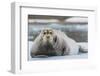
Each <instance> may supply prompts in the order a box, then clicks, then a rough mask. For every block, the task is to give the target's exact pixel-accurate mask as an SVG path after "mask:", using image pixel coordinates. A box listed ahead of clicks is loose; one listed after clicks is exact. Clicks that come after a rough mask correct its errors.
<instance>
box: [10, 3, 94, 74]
mask: <svg viewBox="0 0 100 76" xmlns="http://www.w3.org/2000/svg"><path fill="white" fill-rule="evenodd" d="M66 10H67V11H66ZM28 14H37V15H58V16H59V15H60V16H68V15H69V16H88V22H89V24H88V28H89V29H88V33H89V38H88V39H89V43H88V44H89V46H88V48H89V50H91V52H90V51H89V55H88V56H89V57H88V59H74V60H56V61H55V60H52V61H51V60H50V61H48V60H47V61H31V62H30V61H29V62H28V61H27V52H25V50H26V51H27V45H26V44H27V15H28ZM95 31H96V30H95V10H94V9H90V8H79V7H78V8H77V7H69V6H68V8H52V7H36V6H34V5H33V4H26V3H12V60H11V62H12V68H11V71H12V72H13V73H22V72H43V71H44V72H46V71H55V70H67V69H75V68H89V67H92V66H94V64H95V62H94V61H95V59H94V56H95V53H94V52H95V51H94V50H95V46H94V45H93V44H95Z"/></svg>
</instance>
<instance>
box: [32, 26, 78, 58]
mask: <svg viewBox="0 0 100 76" xmlns="http://www.w3.org/2000/svg"><path fill="white" fill-rule="evenodd" d="M79 49H80V46H78V45H77V43H76V41H75V40H73V39H72V38H70V37H68V36H67V35H66V34H65V33H64V32H62V31H60V30H55V29H52V28H45V29H43V30H41V32H40V34H39V35H38V36H37V38H36V39H35V40H34V41H33V45H32V48H31V57H35V56H39V55H43V56H63V55H75V54H78V53H79Z"/></svg>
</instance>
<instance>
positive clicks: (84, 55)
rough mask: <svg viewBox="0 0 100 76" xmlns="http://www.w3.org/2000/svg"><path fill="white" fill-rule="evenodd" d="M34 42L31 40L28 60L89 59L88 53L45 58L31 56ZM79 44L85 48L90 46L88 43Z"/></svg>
mask: <svg viewBox="0 0 100 76" xmlns="http://www.w3.org/2000/svg"><path fill="white" fill-rule="evenodd" d="M32 44H33V42H32V41H29V48H28V52H29V53H28V54H29V55H28V56H29V57H28V60H30V61H32V60H59V59H87V58H88V53H79V54H78V55H66V56H53V57H45V58H31V56H30V49H31V47H32ZM77 44H78V45H81V46H83V47H85V48H88V43H85V42H84V43H83V42H82V43H77Z"/></svg>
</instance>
